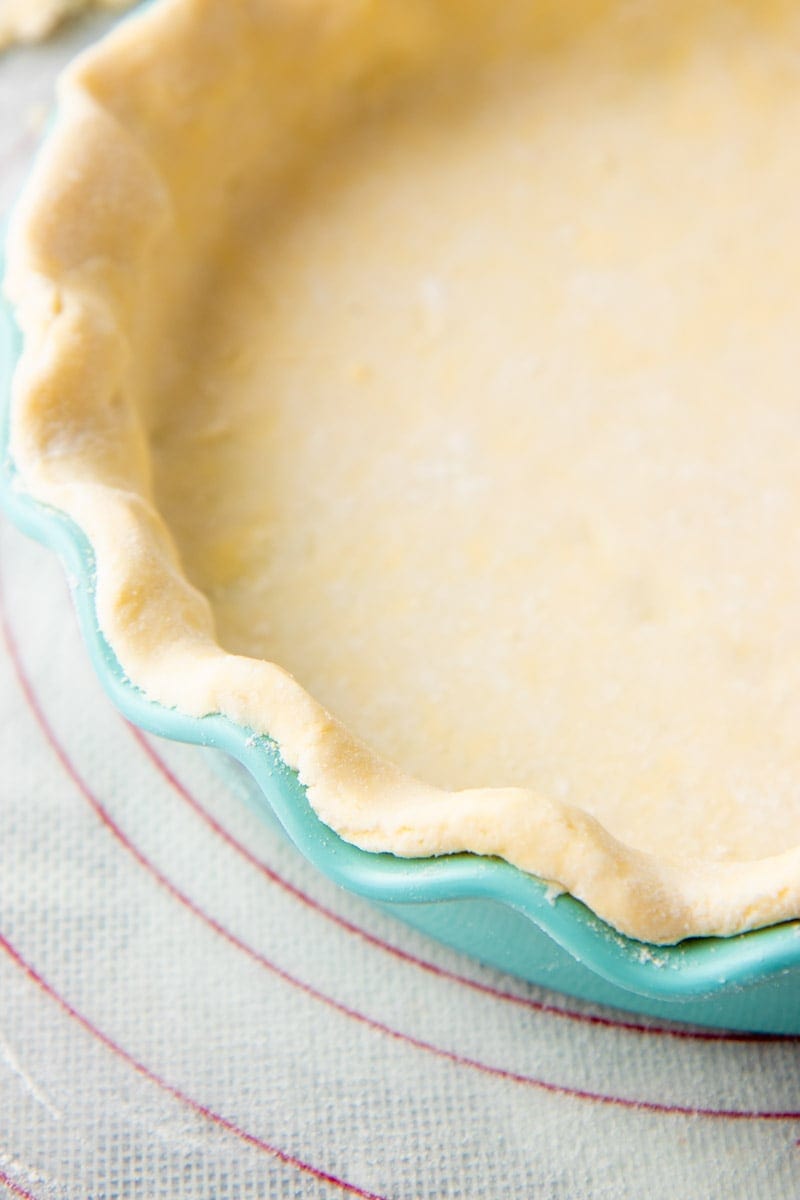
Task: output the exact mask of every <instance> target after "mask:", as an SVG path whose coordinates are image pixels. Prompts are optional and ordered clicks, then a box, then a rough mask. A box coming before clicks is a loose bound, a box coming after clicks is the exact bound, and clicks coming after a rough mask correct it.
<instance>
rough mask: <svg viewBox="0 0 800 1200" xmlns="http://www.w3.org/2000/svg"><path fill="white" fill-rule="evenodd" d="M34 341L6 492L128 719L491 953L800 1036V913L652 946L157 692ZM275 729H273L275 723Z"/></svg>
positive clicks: (363, 883)
mask: <svg viewBox="0 0 800 1200" xmlns="http://www.w3.org/2000/svg"><path fill="white" fill-rule="evenodd" d="M131 19H132V20H138V19H139V18H138V17H133V18H131ZM52 136H53V135H52V134H51V137H52ZM100 216H102V212H101V213H100ZM23 348H24V347H23V335H22V334H21V333H20V331H19V330H18V328H17V326H16V322H15V318H14V316H13V314H12V312H11V310H10V308H8V307H5V308H3V309H2V312H1V313H0V398H2V429H1V431H0V442H2V446H1V447H0V450H1V452H2V460H1V466H0V492H1V493H2V501H3V503H4V506H5V508H6V510H7V512H8V514H9V515H10V517H11V518H12V519H13V520H14V521H15V522H16V523H17V524H18V525H19V526H20V528H22V529H23V530H24V531H25V532H26V533H28V534H30V535H32V536H33V537H35V538H37V539H38V540H40V541H41V542H43V543H45V544H46V545H48V546H49V547H50V548H51V549H53V550H55V551H56V552H57V554H58V555H59V556H60V558H61V559H62V561H63V564H64V566H65V568H66V570H67V572H68V574H69V577H70V579H71V581H72V586H73V592H74V597H75V603H76V607H77V611H78V615H79V619H80V624H81V628H82V632H83V636H84V639H85V641H86V644H87V647H88V650H89V654H90V657H91V659H92V662H93V664H94V667H95V669H96V671H97V673H98V675H99V677H100V680H101V682H102V683H103V685H104V687H105V689H106V691H107V692H108V693H109V695H110V696H111V698H112V700H113V701H114V702H115V704H116V705H117V706H118V707H119V708H120V709H121V711H122V712H123V713H124V714H125V716H126V717H127V718H128V719H130V720H131V721H133V722H134V723H136V724H137V725H139V726H140V727H142V728H143V729H146V730H148V731H150V732H152V733H155V734H158V735H161V736H164V737H168V738H172V739H176V740H179V741H184V742H190V743H195V744H198V745H201V746H206V747H211V748H213V749H214V750H216V751H222V752H224V757H225V761H227V762H228V763H229V764H230V765H229V767H228V768H226V770H227V771H235V772H236V775H237V786H236V787H234V786H231V791H232V792H234V791H238V792H239V793H241V791H242V786H241V780H244V782H245V790H246V793H247V796H248V798H249V801H250V802H251V803H252V805H253V806H254V807H255V808H256V809H257V810H258V811H259V812H260V813H261V814H262V815H263V817H264V818H265V819H269V820H277V821H278V823H279V824H280V826H281V827H282V829H283V830H284V832H285V833H286V834H287V835H288V837H289V839H290V840H291V841H292V842H293V843H294V845H295V846H296V847H297V848H298V849H299V850H300V851H301V853H303V854H304V855H305V856H306V858H307V859H308V860H309V861H310V862H311V863H312V864H313V865H314V866H315V867H316V868H317V869H318V870H320V871H321V872H322V873H323V874H324V875H326V876H327V877H328V878H330V879H331V880H332V881H334V882H335V883H337V884H339V885H341V886H343V887H345V888H347V889H349V890H351V891H353V892H355V893H358V894H359V895H361V896H364V897H366V898H368V899H369V900H371V901H373V902H375V903H376V904H378V905H380V906H381V907H382V908H384V909H385V910H387V911H388V912H390V913H391V914H393V915H394V916H396V917H398V918H400V919H401V920H403V921H405V922H407V923H408V924H410V925H412V926H414V927H416V928H417V929H419V930H421V931H423V932H424V933H427V934H429V935H430V936H432V937H434V938H436V939H437V940H439V941H440V942H443V943H445V944H446V945H448V946H451V947H453V948H454V949H456V950H458V951H461V952H463V953H466V954H468V955H471V956H472V957H474V958H476V959H478V960H480V961H481V962H483V963H486V964H489V965H491V966H493V967H496V968H499V969H501V970H506V971H509V972H511V973H513V974H515V975H517V976H520V977H521V978H524V979H526V980H529V981H531V982H534V983H537V984H541V985H544V986H547V987H550V988H553V989H555V990H558V991H561V992H564V993H567V994H570V995H574V996H577V997H581V998H583V999H587V1000H590V1001H592V1002H595V1003H601V1004H610V1005H615V1006H617V1007H619V1008H623V1009H627V1010H629V1011H632V1012H636V1013H641V1014H646V1015H648V1016H653V1017H659V1018H667V1019H672V1020H678V1021H685V1022H691V1023H694V1024H701V1025H711V1026H717V1027H725V1028H729V1029H742V1030H749V1031H753V1032H764V1033H776V1034H800V1003H798V1000H799V999H800V922H798V921H789V922H785V923H782V924H777V925H773V926H770V927H767V928H762V929H758V930H755V931H752V932H747V933H742V934H737V935H734V936H731V937H727V938H721V937H696V938H690V939H687V940H684V941H681V942H679V943H678V944H676V945H651V944H649V943H646V942H643V941H638V940H635V939H633V938H630V937H626V936H624V935H622V934H621V933H619V932H617V931H616V930H615V929H614V928H612V927H611V925H609V924H606V923H605V922H604V921H603V920H601V919H600V918H599V917H598V916H597V915H595V913H593V912H592V911H591V910H590V909H589V908H588V907H586V906H585V905H584V904H582V903H581V902H580V901H579V900H577V899H575V898H574V897H572V896H570V895H568V894H560V893H558V892H557V891H556V890H555V889H554V888H553V887H552V885H549V884H548V883H547V882H545V881H543V880H541V879H538V878H536V877H535V876H533V875H532V874H529V873H527V872H525V871H523V870H521V869H519V868H517V867H515V866H512V865H510V864H509V863H508V862H505V861H503V860H501V859H499V858H493V857H491V856H490V855H488V854H487V855H477V854H469V853H449V854H447V853H442V854H441V855H439V856H436V857H414V858H408V857H399V856H395V855H393V854H391V853H385V852H377V851H368V850H365V849H361V848H359V847H357V846H356V845H354V844H352V843H351V842H349V841H345V840H344V839H343V838H341V837H340V836H338V835H337V833H336V832H334V830H333V829H332V828H331V827H330V826H329V825H328V824H326V823H325V822H324V821H323V820H321V819H320V817H319V816H318V815H317V813H316V811H315V809H314V808H313V807H312V805H311V803H310V801H309V798H308V795H307V793H306V789H305V787H304V786H303V784H302V783H301V781H300V777H299V775H298V773H297V772H296V771H295V770H294V769H292V768H291V767H290V766H288V765H287V764H286V762H285V761H284V759H283V757H282V755H281V752H280V750H279V746H278V744H277V742H276V741H274V740H272V739H271V738H270V737H269V736H268V735H267V734H265V733H263V732H259V731H258V730H255V729H254V728H252V727H251V726H250V725H249V724H248V723H246V722H245V721H237V720H234V719H233V718H232V717H230V716H227V715H223V714H222V713H221V712H217V711H213V710H212V711H211V712H210V714H209V715H202V716H200V715H195V714H193V713H191V712H189V711H185V710H184V709H183V708H182V706H181V705H180V704H176V705H174V706H173V705H170V704H168V703H160V702H157V701H155V700H153V699H152V698H150V696H149V695H147V694H145V692H144V690H142V688H140V687H139V686H137V685H136V684H135V683H134V682H132V680H131V678H129V675H128V673H127V672H126V669H125V668H124V667H123V664H122V662H121V661H120V658H118V656H117V654H116V653H115V650H114V648H113V646H112V644H111V643H110V642H109V640H108V639H107V637H106V635H105V634H104V632H103V628H104V626H103V622H102V621H101V613H102V612H103V608H102V593H101V589H98V586H97V573H96V560H95V552H94V550H93V548H92V545H91V544H90V541H89V539H88V537H87V535H86V533H85V532H84V531H83V529H82V528H80V526H79V525H78V524H77V523H76V522H75V521H74V520H73V519H72V518H71V517H69V516H68V515H67V514H66V512H63V511H61V510H60V509H59V508H56V507H53V506H52V505H50V504H47V503H45V502H44V501H43V500H42V499H41V498H38V497H37V496H35V495H34V494H33V493H32V492H31V491H30V490H29V489H28V484H27V478H26V479H23V475H22V473H21V471H20V470H18V468H17V464H16V463H15V461H14V456H13V454H12V449H11V421H10V408H11V383H12V377H13V376H14V374H15V370H16V366H17V363H18V361H19V359H20V356H21V354H22V352H23ZM101 578H102V575H101ZM121 657H122V658H123V660H124V654H123V655H122V656H121ZM171 678H172V676H171ZM198 711H200V710H198ZM264 728H266V729H270V728H271V726H270V724H269V722H265V724H264V725H263V726H262V729H264ZM237 764H238V765H237Z"/></svg>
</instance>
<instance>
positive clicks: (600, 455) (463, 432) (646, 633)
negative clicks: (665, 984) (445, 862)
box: [7, 0, 800, 942]
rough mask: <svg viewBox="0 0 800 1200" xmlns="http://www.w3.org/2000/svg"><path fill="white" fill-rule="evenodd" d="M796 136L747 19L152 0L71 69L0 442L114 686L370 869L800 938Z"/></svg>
mask: <svg viewBox="0 0 800 1200" xmlns="http://www.w3.org/2000/svg"><path fill="white" fill-rule="evenodd" d="M799 128H800V8H798V6H797V5H795V4H792V3H764V2H763V0H758V2H757V0H753V2H752V3H744V2H739V3H733V2H723V0H718V2H714V0H707V2H705V0H704V2H697V0H691V2H689V0H687V2H683V3H681V2H678V3H676V2H674V0H671V2H669V3H668V2H667V0H664V2H663V3H659V2H654V3H648V4H638V3H632V2H630V0H617V2H615V3H601V2H599V0H598V2H590V0H582V2H577V0H549V2H547V0H542V2H541V3H533V2H532V0H513V2H507V3H505V4H497V3H496V0H469V2H465V0H458V2H456V0H372V2H370V0H292V2H289V0H260V2H258V0H251V2H250V3H249V4H244V3H242V4H239V3H237V4H232V3H229V2H228V0H203V2H201V0H167V2H165V3H162V4H161V5H160V6H156V7H155V8H154V9H153V10H152V11H149V12H148V13H146V14H145V15H144V16H143V17H142V18H140V19H139V20H138V21H135V22H132V23H129V24H128V25H127V27H125V28H123V29H122V30H120V31H118V32H117V33H116V34H115V35H113V36H112V37H111V38H110V39H109V40H107V41H106V42H105V43H104V44H102V45H101V47H100V48H98V49H97V50H96V51H94V52H92V53H90V54H89V55H88V56H87V57H85V58H83V60H82V61H81V62H80V63H79V64H78V65H77V66H76V67H74V68H73V69H72V70H71V72H70V74H69V75H68V77H67V79H66V80H65V82H64V84H63V87H62V95H61V118H60V122H59V126H58V128H57V131H56V133H55V135H54V136H53V137H52V139H51V141H50V144H49V148H48V150H47V152H46V154H45V155H44V157H43V159H42V161H41V163H40V165H39V167H38V170H37V173H36V176H35V179H34V181H33V182H32V184H31V187H30V188H29V190H28V193H27V197H26V200H25V202H24V204H23V206H22V209H21V211H20V213H19V215H18V218H17V220H16V223H15V225H14V228H13V231H12V239H11V254H10V267H9V275H8V281H7V286H8V290H9V293H10V295H11V297H12V300H13V301H14V303H15V305H16V306H17V310H18V316H19V320H20V323H21V325H22V327H23V330H24V332H25V335H26V348H25V354H24V358H23V361H22V364H21V366H20V368H19V371H18V375H17V380H16V391H15V406H14V419H13V430H12V448H13V453H14V457H15V460H16V463H17V466H18V469H19V471H20V475H21V483H22V486H24V487H25V489H26V490H28V491H30V492H32V493H34V494H35V495H37V496H38V497H39V498H41V499H44V500H46V501H48V502H50V503H52V504H54V505H56V506H57V507H58V508H61V509H63V510H65V511H66V512H68V513H70V514H71V515H72V516H73V517H74V518H75V519H76V520H77V522H78V523H79V524H80V525H81V526H82V527H83V529H84V530H85V531H86V532H87V534H88V536H89V538H90V540H91V541H92V543H93V545H94V547H95V551H96V556H97V571H98V576H97V578H98V611H99V617H100V622H101V625H102V627H103V629H104V631H105V633H106V635H107V637H108V638H109V640H110V642H111V644H112V646H113V647H114V649H115V651H116V653H117V655H118V657H119V659H120V662H121V663H122V665H123V667H124V669H125V670H126V671H127V673H128V674H129V676H130V677H131V679H132V680H133V681H134V682H135V683H137V684H138V685H140V686H141V687H142V688H143V689H144V690H145V691H146V692H147V693H148V694H150V695H151V696H153V697H155V698H157V699H159V700H161V701H163V702H164V703H166V704H170V705H177V706H178V707H179V708H181V709H182V710H184V711H187V712H190V713H193V714H202V713H207V712H215V711H222V712H225V713H228V714H229V715H230V716H232V717H233V718H234V719H236V720H238V721H241V722H243V723H244V724H246V725H248V726H249V727H251V728H253V729H254V730H256V731H266V732H269V733H270V734H271V735H272V736H273V737H275V738H276V739H277V741H278V743H279V745H280V747H281V751H282V753H283V755H284V757H285V759H286V761H287V762H288V763H289V764H290V765H291V766H293V767H296V768H297V769H298V771H299V773H300V777H301V779H302V780H303V781H304V782H305V783H306V784H307V786H308V794H309V797H310V800H311V803H312V804H313V806H314V807H315V809H316V811H317V812H318V814H319V815H320V817H321V818H322V819H323V820H324V821H325V822H327V823H328V824H330V825H331V826H333V827H334V828H335V829H336V830H337V831H338V832H339V833H341V834H342V836H343V837H345V838H347V839H348V840H350V841H352V842H355V843H357V844H358V845H360V846H363V847H366V848H368V849H370V850H391V851H394V852H395V853H397V854H400V855H429V854H441V853H448V852H452V851H460V850H471V851H475V852H477V853H479V854H492V855H500V856H502V857H503V858H506V859H508V860H509V861H510V862H512V863H515V864H517V865H518V866H520V867H522V868H523V869H525V870H527V871H531V872H533V873H535V874H537V875H540V876H542V877H543V878H545V879H548V880H551V881H553V883H554V884H555V885H556V886H558V887H561V888H564V889H567V890H569V891H571V892H573V893H574V894H575V895H577V896H579V897H581V898H583V899H584V900H586V902H587V903H588V904H589V905H591V907H592V908H593V909H594V910H595V911H596V912H598V913H599V914H600V915H601V916H603V917H605V918H606V919H607V920H608V921H610V922H611V923H612V924H613V925H615V926H616V927H617V928H618V929H620V930H623V931H624V932H627V933H629V934H632V935H635V936H638V937H641V938H644V939H646V940H650V941H654V942H661V941H674V940H677V939H680V938H683V937H685V936H688V935H691V934H709V933H730V932H734V931H737V930H741V929H744V928H747V927H751V926H755V925H759V924H765V923H769V922H772V921H776V920H780V919H784V918H787V917H790V916H796V915H798V914H800V333H798V330H800V218H798V193H799V192H800V138H798V136H797V131H798V129H799ZM189 581H190V582H189ZM276 663H277V664H280V667H278V666H275V665H273V664H276ZM311 697H314V699H312V698H311ZM330 714H332V715H330Z"/></svg>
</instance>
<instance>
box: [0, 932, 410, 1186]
mask: <svg viewBox="0 0 800 1200" xmlns="http://www.w3.org/2000/svg"><path fill="white" fill-rule="evenodd" d="M0 950H3V951H4V952H5V953H6V954H7V955H8V956H9V958H11V959H12V960H13V961H14V962H15V963H16V964H17V966H18V967H19V968H20V969H21V970H22V971H24V972H25V974H26V975H27V977H28V978H29V979H30V980H31V981H32V982H33V983H35V984H36V986H37V987H38V988H39V989H40V990H41V991H43V992H44V993H45V994H46V995H48V996H49V997H50V999H51V1000H55V1002H56V1004H58V1006H59V1008H61V1009H63V1011H64V1012H65V1013H66V1014H67V1016H69V1017H72V1019H73V1020H74V1021H77V1022H78V1024H79V1025H81V1026H82V1027H83V1028H84V1029H85V1030H86V1032H87V1033H88V1034H89V1035H90V1036H91V1037H92V1038H93V1039H94V1040H95V1041H97V1042H100V1043H101V1044H102V1045H103V1046H105V1047H106V1049H107V1050H110V1051H111V1052H112V1053H113V1054H115V1055H116V1056H117V1057H118V1058H121V1059H122V1060H123V1061H124V1062H126V1063H128V1065H129V1066H131V1067H133V1069H134V1070H135V1071H136V1072H137V1074H139V1075H141V1076H143V1078H145V1079H147V1080H148V1081H149V1082H150V1083H154V1084H155V1085H156V1087H158V1088H160V1089H161V1090H162V1091H164V1092H168V1093H169V1094H170V1095H171V1096H173V1097H174V1098H175V1099H176V1100H178V1101H180V1103H181V1104H185V1105H186V1106H187V1107H188V1108H190V1109H191V1110H192V1111H193V1112H195V1113H197V1114H198V1115H199V1116H201V1117H205V1118H206V1119H207V1120H208V1121H211V1123H212V1124H214V1125H217V1126H219V1127H220V1128H222V1129H226V1130H227V1131H228V1132H229V1133H232V1134H234V1135H235V1136H236V1137H237V1138H239V1140H240V1141H243V1142H246V1143H247V1144H248V1145H249V1146H254V1147H255V1148H256V1149H257V1150H263V1151H264V1152H265V1153H266V1154H268V1155H270V1156H271V1157H272V1158H277V1159H279V1160H280V1162H282V1163H284V1164H285V1165H286V1166H289V1167H294V1168H296V1169H297V1170H298V1171H302V1172H303V1173H305V1174H307V1175H311V1176H313V1177H314V1179H317V1180H320V1181H321V1182H323V1183H329V1184H331V1185H332V1186H333V1187H336V1188H339V1189H340V1190H341V1191H345V1192H348V1193H349V1194H350V1195H351V1196H359V1197H361V1200H387V1198H386V1197H385V1196H380V1195H378V1193H377V1192H370V1191H367V1190H366V1189H365V1188H360V1187H357V1186H356V1185H355V1184H353V1183H348V1182H347V1181H346V1180H344V1179H340V1178H339V1177H338V1176H337V1175H331V1174H330V1173H329V1172H328V1171H323V1170H322V1168H321V1167H315V1166H314V1165H313V1164H312V1163H307V1162H304V1161H303V1159H301V1158H296V1157H295V1156H294V1155H293V1154H289V1153H287V1151H285V1150H281V1149H280V1148H279V1147H278V1146H273V1145H271V1143H269V1142H266V1141H264V1139H263V1138H260V1137H258V1136H257V1135H256V1134H254V1133H248V1131H247V1130H246V1129H243V1128H242V1127H241V1126H240V1125H237V1124H236V1122H235V1121H232V1120H231V1119H230V1118H229V1117H225V1116H223V1115H222V1114H221V1113H218V1112H215V1111H214V1109H212V1108H209V1107H208V1105H207V1104H203V1103H202V1102H201V1101H200V1100H195V1099H193V1097H192V1096H190V1095H189V1094H188V1093H187V1092H184V1091H183V1090H182V1089H181V1088H179V1087H177V1086H176V1085H175V1084H173V1083H169V1081H168V1080H166V1079H162V1077H161V1076H160V1075H157V1074H156V1073H155V1071H152V1070H151V1069H150V1067H148V1066H146V1065H145V1064H144V1063H142V1062H139V1060H138V1059H136V1058H134V1057H133V1055H132V1054H130V1053H129V1052H128V1051H127V1050H126V1049H125V1048H124V1047H123V1046H121V1045H120V1044H119V1042H116V1041H115V1040H114V1039H113V1038H112V1037H110V1036H109V1035H108V1034H107V1033H104V1032H103V1030H102V1029H100V1028H99V1026H97V1025H95V1024H94V1023H93V1022H92V1021H90V1020H89V1018H88V1017H86V1016H84V1014H83V1013H81V1012H79V1011H78V1010H77V1008H74V1007H73V1005H72V1004H70V1002H69V1000H67V999H65V997H64V996H62V995H61V993H60V992H58V991H56V989H55V988H54V987H53V986H52V984H50V983H48V982H47V980H46V979H45V978H44V976H42V975H40V974H39V972H38V971H37V970H36V969H35V968H34V967H33V966H31V964H30V963H29V962H28V961H27V960H26V959H24V958H23V957H22V955H21V954H20V952H19V950H17V948H16V947H15V946H13V945H12V944H11V942H10V941H9V940H8V939H7V938H6V937H5V936H4V934H3V933H2V932H0ZM20 1194H21V1195H24V1196H27V1194H28V1193H27V1192H21V1193H20Z"/></svg>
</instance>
